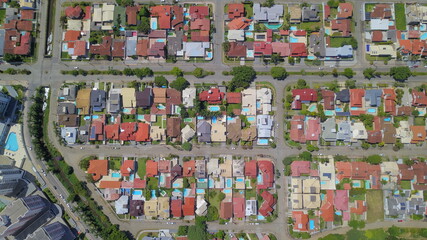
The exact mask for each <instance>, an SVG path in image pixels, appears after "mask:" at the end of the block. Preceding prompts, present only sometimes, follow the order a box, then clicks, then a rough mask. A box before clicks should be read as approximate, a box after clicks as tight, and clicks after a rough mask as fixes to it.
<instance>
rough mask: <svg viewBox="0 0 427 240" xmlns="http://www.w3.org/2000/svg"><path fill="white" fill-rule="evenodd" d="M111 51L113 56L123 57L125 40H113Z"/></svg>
mask: <svg viewBox="0 0 427 240" xmlns="http://www.w3.org/2000/svg"><path fill="white" fill-rule="evenodd" d="M111 52H112V56H113V57H119V58H124V57H125V41H123V40H114V41H113V47H112V51H111Z"/></svg>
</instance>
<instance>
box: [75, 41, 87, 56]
mask: <svg viewBox="0 0 427 240" xmlns="http://www.w3.org/2000/svg"><path fill="white" fill-rule="evenodd" d="M86 45H87V44H86V41H76V42H75V45H74V54H73V56H77V57H80V56H86V54H87V53H86V50H87V48H86Z"/></svg>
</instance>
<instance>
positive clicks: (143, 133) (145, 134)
mask: <svg viewBox="0 0 427 240" xmlns="http://www.w3.org/2000/svg"><path fill="white" fill-rule="evenodd" d="M135 141H137V142H149V141H150V125H149V124H147V123H138V130H137V131H136V133H135Z"/></svg>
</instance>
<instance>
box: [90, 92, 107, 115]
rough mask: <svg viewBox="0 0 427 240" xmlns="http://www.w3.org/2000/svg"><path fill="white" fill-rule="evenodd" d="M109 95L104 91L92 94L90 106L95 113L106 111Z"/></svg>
mask: <svg viewBox="0 0 427 240" xmlns="http://www.w3.org/2000/svg"><path fill="white" fill-rule="evenodd" d="M106 97H107V93H106V92H105V91H104V90H92V91H91V92H90V106H91V107H92V110H93V111H96V112H99V111H102V110H104V108H105V104H106Z"/></svg>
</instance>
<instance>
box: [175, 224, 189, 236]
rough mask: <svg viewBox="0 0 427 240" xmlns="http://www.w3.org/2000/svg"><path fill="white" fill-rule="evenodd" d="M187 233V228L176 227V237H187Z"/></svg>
mask: <svg viewBox="0 0 427 240" xmlns="http://www.w3.org/2000/svg"><path fill="white" fill-rule="evenodd" d="M187 233H188V226H185V225H184V226H179V227H178V233H177V234H178V236H187Z"/></svg>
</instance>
